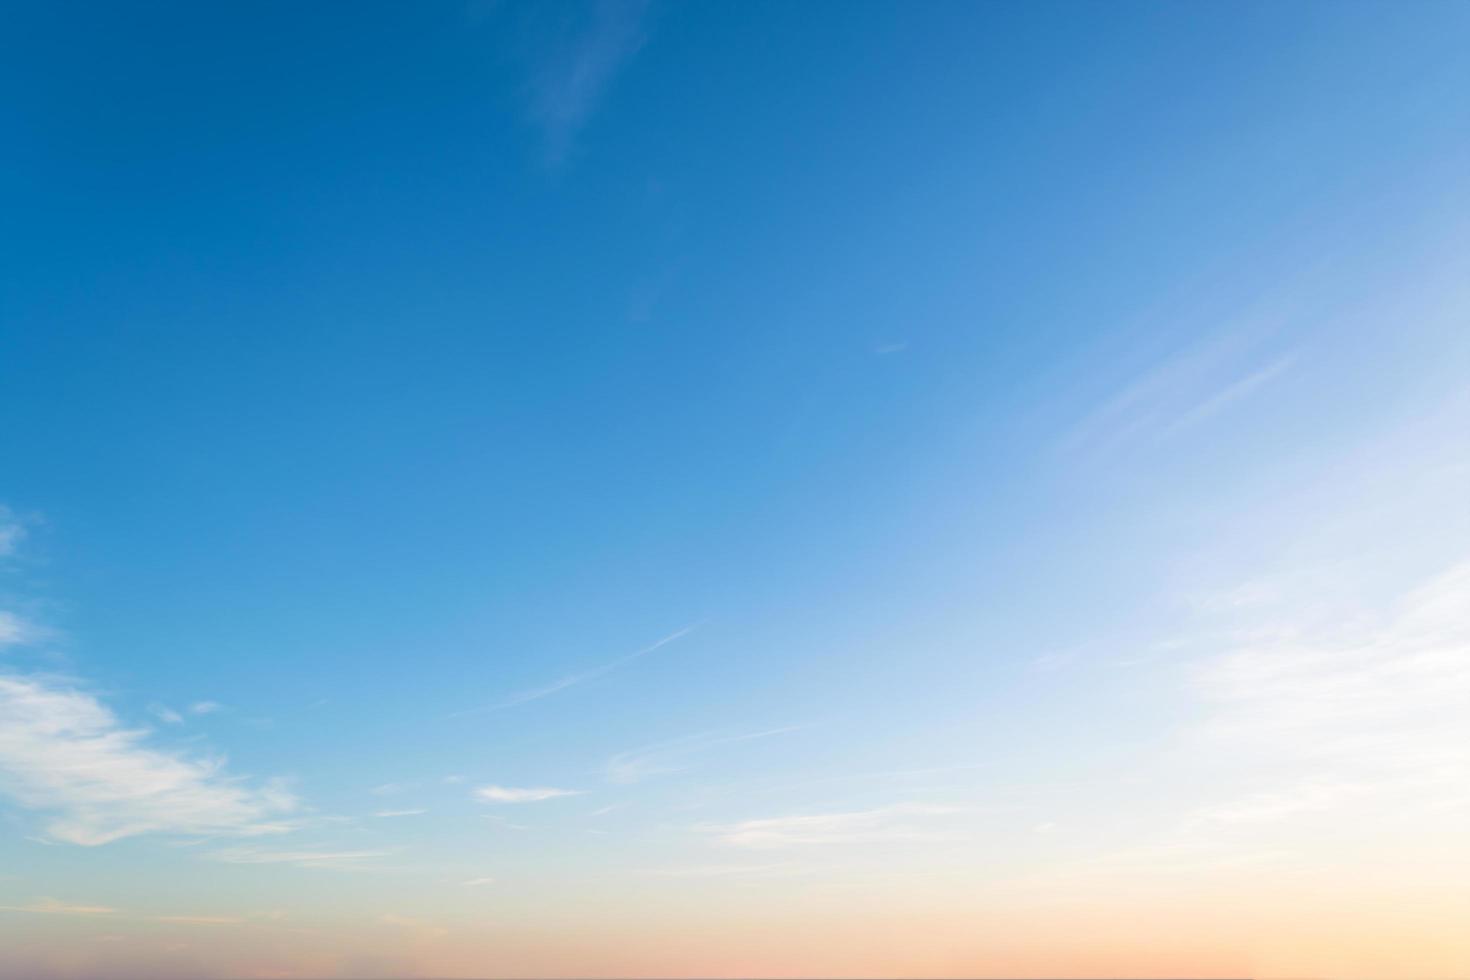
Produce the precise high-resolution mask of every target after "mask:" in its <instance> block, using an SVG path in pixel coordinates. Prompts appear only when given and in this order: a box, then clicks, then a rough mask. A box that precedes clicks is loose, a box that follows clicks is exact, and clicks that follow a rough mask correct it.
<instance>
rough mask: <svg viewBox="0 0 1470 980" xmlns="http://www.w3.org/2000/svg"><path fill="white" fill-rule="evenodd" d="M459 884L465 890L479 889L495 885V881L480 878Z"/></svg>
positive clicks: (488, 878) (489, 878)
mask: <svg viewBox="0 0 1470 980" xmlns="http://www.w3.org/2000/svg"><path fill="white" fill-rule="evenodd" d="M460 884H461V885H463V886H464V887H466V888H480V887H483V886H485V885H493V884H495V879H494V878H491V877H488V876H487V877H482V878H470V879H468V880H466V881H461V882H460Z"/></svg>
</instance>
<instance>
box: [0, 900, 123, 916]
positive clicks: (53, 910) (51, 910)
mask: <svg viewBox="0 0 1470 980" xmlns="http://www.w3.org/2000/svg"><path fill="white" fill-rule="evenodd" d="M116 911H117V909H114V908H108V907H107V906H105V905H73V904H70V903H68V902H59V901H57V900H56V899H54V898H42V899H38V900H37V901H35V902H32V903H31V904H30V905H0V912H31V913H35V914H37V915H112V914H113V913H114V912H116Z"/></svg>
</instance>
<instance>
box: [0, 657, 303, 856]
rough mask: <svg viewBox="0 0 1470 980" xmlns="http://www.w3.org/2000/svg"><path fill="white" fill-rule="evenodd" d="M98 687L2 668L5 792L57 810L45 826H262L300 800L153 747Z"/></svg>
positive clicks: (118, 831) (222, 830) (58, 829)
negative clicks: (94, 691) (99, 695)
mask: <svg viewBox="0 0 1470 980" xmlns="http://www.w3.org/2000/svg"><path fill="white" fill-rule="evenodd" d="M146 739H147V733H146V732H144V731H140V730H134V729H129V728H125V727H123V725H122V724H121V723H120V722H119V721H118V719H117V718H116V716H114V715H113V713H112V712H111V711H109V710H108V709H107V707H106V706H104V705H103V704H102V703H101V702H100V701H98V700H97V699H96V698H95V697H93V696H92V695H90V694H88V693H86V692H84V691H81V690H78V689H77V688H76V687H74V686H71V685H68V684H66V683H63V682H60V681H57V680H54V679H48V678H41V677H20V676H4V675H0V791H3V792H4V793H5V794H6V795H8V796H10V797H11V798H12V799H14V800H15V801H16V802H17V803H19V804H20V805H21V806H24V807H27V808H30V809H34V810H40V811H44V812H49V813H51V814H52V816H51V818H50V820H49V823H47V825H46V833H47V834H48V835H49V836H50V837H51V838H53V839H55V840H59V841H66V842H69V843H73V844H83V845H96V844H105V843H108V842H109V841H114V840H118V839H120V838H123V837H131V836H135V835H138V834H149V833H164V834H216V835H229V834H233V835H255V834H261V833H270V832H273V831H278V830H280V829H282V827H281V826H280V825H279V824H276V823H272V822H271V821H270V820H269V819H268V818H270V817H271V815H273V814H278V813H282V812H285V811H289V810H292V809H294V808H295V806H296V801H295V800H294V798H293V797H292V796H291V795H290V794H289V793H287V792H286V791H285V790H284V789H282V788H281V787H279V786H278V785H274V784H271V785H267V786H264V787H251V786H249V785H247V784H246V783H244V782H242V781H241V780H240V779H238V778H235V777H230V776H228V775H226V774H225V772H224V766H223V763H222V762H221V761H220V760H217V759H192V758H187V757H185V756H183V755H180V754H178V753H175V752H170V751H166V750H163V749H159V748H154V747H151V746H149V745H148V744H147V742H146Z"/></svg>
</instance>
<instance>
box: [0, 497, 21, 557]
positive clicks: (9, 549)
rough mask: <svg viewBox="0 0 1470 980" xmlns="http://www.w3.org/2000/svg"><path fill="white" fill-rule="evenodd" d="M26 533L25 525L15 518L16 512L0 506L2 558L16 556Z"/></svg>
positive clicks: (0, 547) (0, 555) (0, 554)
mask: <svg viewBox="0 0 1470 980" xmlns="http://www.w3.org/2000/svg"><path fill="white" fill-rule="evenodd" d="M25 533H26V529H25V525H24V524H22V523H21V521H20V518H18V517H16V516H15V511H13V510H11V509H10V508H9V507H7V506H5V505H4V504H0V558H8V557H10V556H11V555H13V554H15V550H16V548H17V547H19V545H20V541H21V539H22V538H23V537H25Z"/></svg>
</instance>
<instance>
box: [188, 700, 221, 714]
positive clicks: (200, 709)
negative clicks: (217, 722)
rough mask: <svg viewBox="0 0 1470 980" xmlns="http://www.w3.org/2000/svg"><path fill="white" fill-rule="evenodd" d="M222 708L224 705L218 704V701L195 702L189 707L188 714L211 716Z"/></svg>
mask: <svg viewBox="0 0 1470 980" xmlns="http://www.w3.org/2000/svg"><path fill="white" fill-rule="evenodd" d="M223 707H224V705H222V704H220V703H219V702H218V701H195V702H194V703H193V704H191V705H189V714H191V715H212V714H214V713H215V712H216V711H219V710H221V709H222V708H223Z"/></svg>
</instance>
